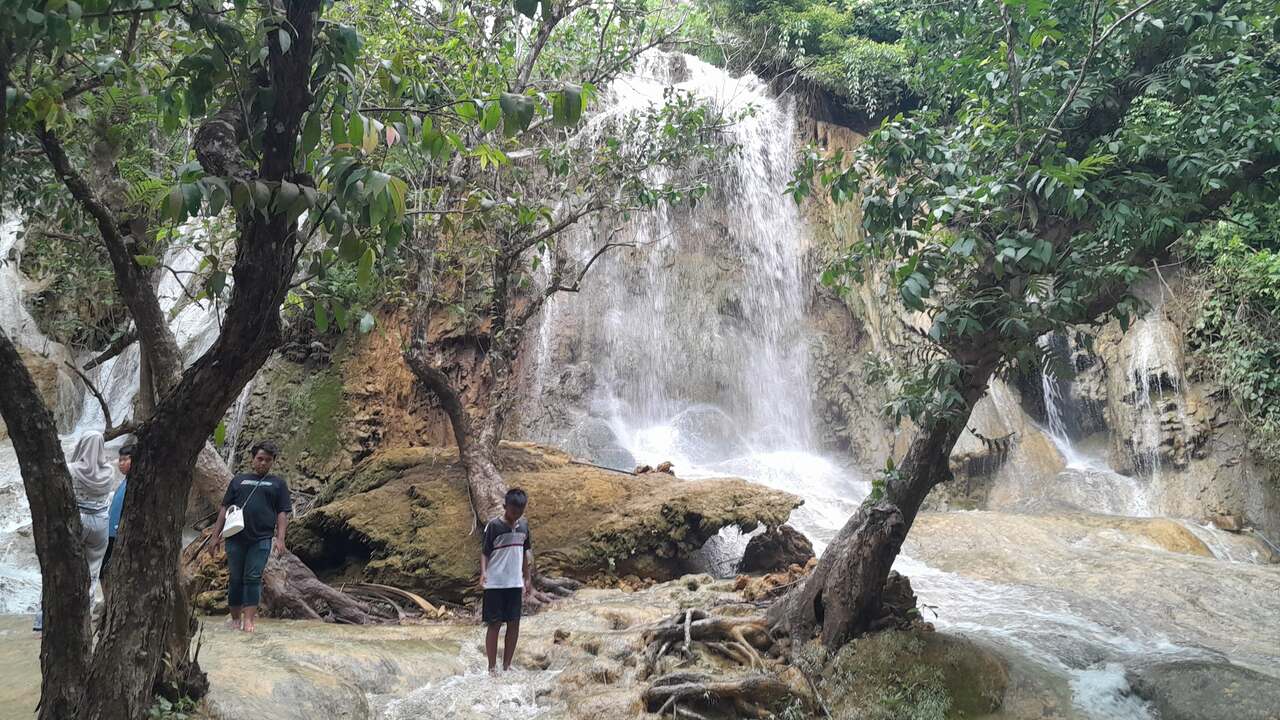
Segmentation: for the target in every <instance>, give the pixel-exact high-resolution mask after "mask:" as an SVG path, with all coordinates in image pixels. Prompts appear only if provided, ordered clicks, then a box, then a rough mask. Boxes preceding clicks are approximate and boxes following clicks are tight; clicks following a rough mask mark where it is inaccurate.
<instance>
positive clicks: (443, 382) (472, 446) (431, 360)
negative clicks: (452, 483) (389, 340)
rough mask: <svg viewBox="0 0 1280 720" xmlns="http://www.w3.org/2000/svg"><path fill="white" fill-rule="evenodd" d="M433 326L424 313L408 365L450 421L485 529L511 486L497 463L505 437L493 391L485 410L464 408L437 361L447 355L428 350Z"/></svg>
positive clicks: (407, 357)
mask: <svg viewBox="0 0 1280 720" xmlns="http://www.w3.org/2000/svg"><path fill="white" fill-rule="evenodd" d="M429 322H430V321H429V310H425V309H423V310H420V313H419V319H418V321H417V322H415V323H414V327H413V330H412V333H413V337H412V339H411V340H410V343H409V347H408V348H406V349H405V351H404V359H405V363H406V364H407V365H408V366H409V369H410V370H411V371H412V372H413V374H414V377H416V378H417V380H418V382H419V383H420V385H421V386H422V387H423V388H424V389H425V390H427V391H429V392H431V393H432V394H433V395H435V397H436V398H437V399H438V400H439V402H440V407H441V408H442V409H443V410H444V412H445V415H447V416H448V417H449V424H450V426H451V427H452V429H453V438H454V441H455V442H456V443H457V445H458V459H459V461H461V463H462V467H463V470H464V471H465V472H466V476H467V490H468V493H469V494H470V497H471V508H472V511H473V512H474V513H475V516H476V524H477V525H483V524H484V523H485V522H487V521H488V520H489V518H492V517H496V516H497V515H499V514H500V513H501V512H502V502H503V497H504V496H505V495H506V492H507V483H506V481H505V480H503V479H502V474H501V473H500V472H498V466H497V464H496V463H495V462H494V457H495V455H496V453H497V450H498V440H499V438H500V435H501V433H500V431H499V425H500V424H499V422H498V418H497V417H496V416H495V413H494V412H493V410H494V408H492V407H489V406H490V404H491V402H490V401H491V396H492V394H493V391H492V389H490V390H489V391H488V392H485V393H483V394H484V395H485V397H484V398H483V400H484V402H482V403H480V404H482V405H484V407H479V408H473V409H468V408H467V407H464V404H463V399H462V396H461V395H460V394H459V392H458V391H457V389H456V388H455V385H454V382H453V380H452V379H451V378H450V377H449V374H448V373H446V372H445V371H444V370H443V369H442V367H443V366H444V364H445V363H444V362H442V361H441V358H439V357H433V355H440V354H443V352H444V351H441V350H439V349H436V352H435V353H433V352H432V351H431V349H429V348H428V346H427V344H428V341H427V325H428V323H429ZM491 387H492V386H491Z"/></svg>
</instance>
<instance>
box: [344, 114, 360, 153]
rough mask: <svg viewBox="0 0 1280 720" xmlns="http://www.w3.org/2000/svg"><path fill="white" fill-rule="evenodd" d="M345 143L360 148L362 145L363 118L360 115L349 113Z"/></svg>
mask: <svg viewBox="0 0 1280 720" xmlns="http://www.w3.org/2000/svg"><path fill="white" fill-rule="evenodd" d="M347 142H348V143H350V144H352V145H355V146H356V147H360V146H361V145H363V144H364V117H363V116H362V115H360V113H354V112H353V113H351V117H350V118H348V119H347Z"/></svg>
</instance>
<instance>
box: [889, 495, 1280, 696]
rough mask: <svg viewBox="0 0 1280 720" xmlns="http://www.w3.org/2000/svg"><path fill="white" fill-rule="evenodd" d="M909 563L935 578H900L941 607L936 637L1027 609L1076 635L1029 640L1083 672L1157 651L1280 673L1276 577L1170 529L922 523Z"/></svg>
mask: <svg viewBox="0 0 1280 720" xmlns="http://www.w3.org/2000/svg"><path fill="white" fill-rule="evenodd" d="M1229 537H1232V538H1236V537H1237V536H1229ZM1240 539H1245V538H1240ZM904 553H905V554H906V555H907V556H908V557H909V558H911V559H912V560H913V561H917V562H923V563H926V564H927V565H928V567H929V568H931V569H932V570H933V574H932V575H930V574H928V573H925V572H924V571H923V569H920V568H916V567H913V566H912V565H911V564H910V563H907V564H905V566H904V567H902V568H901V569H903V571H904V572H906V573H907V574H909V575H911V576H912V585H913V587H914V588H915V590H916V592H917V593H918V594H919V595H920V598H921V601H922V602H923V603H925V604H929V605H936V606H937V609H936V612H937V613H938V620H937V624H938V627H939V628H940V629H944V630H945V629H946V628H947V622H948V621H949V620H955V619H957V618H963V617H966V615H965V613H983V612H985V613H1001V614H1008V615H1009V617H1010V618H1011V619H1010V620H1008V621H1007V622H1009V623H1015V622H1017V621H1015V620H1014V619H1012V618H1016V617H1019V615H1020V614H1021V613H1023V612H1024V611H1026V610H1031V611H1033V612H1032V613H1030V614H1029V617H1036V618H1039V620H1038V622H1045V621H1046V620H1053V621H1054V622H1062V623H1064V624H1065V625H1064V627H1065V628H1069V629H1070V630H1071V632H1072V635H1068V634H1065V633H1059V632H1057V631H1056V630H1055V629H1054V627H1053V626H1051V625H1046V626H1045V627H1044V628H1039V629H1035V630H1034V631H1030V630H1029V631H1030V632H1031V634H1030V636H1029V637H1030V638H1031V642H1032V643H1033V646H1034V647H1035V649H1036V652H1040V653H1046V654H1052V655H1056V656H1057V657H1059V658H1068V659H1070V662H1071V664H1072V665H1073V666H1075V667H1079V668H1085V667H1089V666H1091V665H1093V664H1096V663H1100V662H1108V661H1112V660H1117V661H1124V662H1132V661H1134V660H1135V659H1146V655H1149V654H1154V653H1174V654H1175V656H1177V655H1181V656H1183V657H1190V658H1195V657H1204V656H1205V655H1209V656H1216V657H1223V656H1225V657H1229V658H1230V659H1231V660H1232V661H1233V662H1235V663H1238V664H1240V665H1243V666H1246V667H1249V668H1252V669H1255V670H1258V671H1262V672H1268V669H1270V671H1274V668H1276V667H1280V625H1277V624H1276V623H1273V622H1264V621H1261V619H1263V618H1274V617H1280V572H1277V569H1276V567H1275V566H1274V565H1254V564H1246V563H1237V562H1225V561H1222V560H1218V559H1215V558H1213V557H1211V556H1210V555H1209V552H1208V548H1207V547H1206V546H1205V545H1204V543H1203V542H1202V541H1201V540H1199V539H1198V538H1197V536H1196V535H1195V533H1193V532H1191V531H1190V530H1189V529H1187V528H1186V527H1185V526H1183V525H1181V524H1179V523H1175V522H1173V521H1168V520H1159V519H1141V518H1119V517H1110V516H1095V515H1051V516H1029V515H1012V514H1005V513H994V512H964V513H922V514H921V515H920V516H919V517H917V519H916V522H915V526H914V528H913V530H912V532H911V535H910V536H909V537H908V538H907V542H906V545H905V546H904ZM939 570H940V571H944V572H946V573H954V574H955V576H954V577H951V576H948V577H939V576H938V575H937V573H936V571H939ZM961 581H963V582H961ZM928 617H929V619H930V620H933V619H934V618H933V615H932V614H930V615H928ZM1108 628H1111V629H1108ZM1117 634H1122V635H1123V642H1121V641H1120V640H1119V639H1117ZM1134 653H1136V654H1137V657H1134V656H1133V654H1134Z"/></svg>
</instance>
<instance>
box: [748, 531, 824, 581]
mask: <svg viewBox="0 0 1280 720" xmlns="http://www.w3.org/2000/svg"><path fill="white" fill-rule="evenodd" d="M812 557H813V543H811V542H809V538H807V537H805V536H804V535H803V534H801V533H800V531H798V530H796V529H795V528H793V527H791V526H790V525H782V526H780V527H777V528H773V529H770V530H766V531H764V532H762V533H760V534H759V535H756V536H755V537H753V538H751V540H750V541H749V542H748V543H747V549H746V552H744V553H743V554H742V562H740V563H738V572H740V573H771V572H781V571H783V570H786V569H787V568H789V567H791V566H792V565H799V566H801V567H804V565H805V564H806V563H808V562H809V559H810V558H812Z"/></svg>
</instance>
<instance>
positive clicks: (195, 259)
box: [0, 223, 221, 613]
mask: <svg viewBox="0 0 1280 720" xmlns="http://www.w3.org/2000/svg"><path fill="white" fill-rule="evenodd" d="M15 230H16V227H15V226H14V225H12V224H10V225H8V226H6V227H5V228H4V229H3V230H0V258H6V259H7V258H10V257H13V256H16V254H17V253H18V252H20V247H18V246H17V240H16V238H15V235H14V232H15ZM184 230H185V232H184V236H183V237H184V238H186V239H187V240H188V241H190V240H191V239H193V238H195V237H197V236H198V235H199V233H201V232H205V230H204V229H203V228H202V227H201V226H200V225H198V224H196V223H191V224H189V225H188V226H186V227H185V228H184ZM15 249H16V250H15ZM203 257H204V256H203V254H202V253H200V252H199V251H197V250H196V249H195V248H194V247H192V246H191V244H187V243H186V242H184V243H180V244H178V245H175V246H174V247H173V248H171V249H170V250H169V252H168V253H166V255H165V258H164V264H165V266H166V270H165V275H164V276H163V277H162V278H161V281H160V283H159V286H158V289H157V296H158V297H159V300H160V306H161V308H162V309H163V310H164V311H165V313H166V315H167V316H168V317H169V318H170V321H169V326H170V328H171V329H172V330H173V333H174V337H175V339H176V340H177V342H178V347H179V348H180V349H181V350H182V351H183V354H184V357H185V358H187V359H188V361H189V360H191V359H194V358H195V357H198V356H199V355H200V354H201V353H203V352H204V351H205V350H207V349H208V348H209V346H210V345H211V344H212V343H213V341H214V340H215V339H216V338H217V335H218V327H219V319H220V317H221V311H220V309H219V308H217V307H216V306H215V305H214V304H213V303H210V302H208V301H207V300H206V301H200V302H196V301H194V300H192V299H191V297H190V295H189V294H188V293H189V289H186V288H185V287H184V284H185V283H186V282H189V281H190V278H192V277H194V275H195V273H196V271H197V269H198V268H199V267H200V264H201V262H202V260H203ZM0 273H3V275H2V276H0V322H3V325H2V326H0V327H3V328H4V331H5V332H6V333H7V334H9V336H10V338H11V339H14V340H15V341H16V342H17V344H19V345H20V346H22V347H27V348H30V349H32V350H37V351H41V350H43V351H45V352H53V353H55V354H54V356H55V357H60V355H57V354H56V353H57V352H65V350H63V349H61V346H57V345H56V344H54V343H51V342H50V341H49V340H47V339H46V338H44V336H43V335H41V334H40V333H39V330H38V328H36V326H35V322H34V321H33V320H32V319H31V316H30V314H29V313H27V311H26V308H25V307H24V306H23V304H22V300H23V296H22V288H23V285H24V282H23V278H22V277H21V275H20V274H19V273H18V270H17V263H4V264H3V267H0ZM180 278H181V279H182V282H180V281H179V279H180ZM67 358H68V359H70V355H69V354H67ZM140 362H141V355H140V350H139V347H138V344H137V343H134V344H133V345H132V346H130V347H129V348H127V349H125V350H124V351H123V352H121V353H120V354H119V355H117V356H116V357H114V358H111V359H110V360H107V361H106V362H104V363H103V364H102V365H100V366H99V367H97V368H95V369H94V370H93V371H92V372H90V373H88V376H89V379H90V380H91V381H92V382H93V383H94V386H95V387H96V388H97V389H98V391H99V392H101V393H102V395H103V398H104V399H105V400H106V402H107V406H108V408H109V409H110V410H111V418H112V420H113V421H115V422H117V423H118V422H120V421H122V420H124V419H125V418H128V417H130V416H131V415H132V412H133V404H134V400H135V398H136V397H137V394H138V366H139V363H140ZM75 398H76V400H75V403H78V404H79V405H78V406H75V407H72V408H70V409H63V410H60V411H59V412H58V415H59V416H60V418H66V419H67V421H65V422H63V423H60V424H61V425H64V426H65V427H63V428H62V429H64V430H67V432H66V434H64V435H63V436H62V442H63V446H64V448H70V447H71V446H72V445H73V444H74V443H75V441H76V439H77V438H78V437H79V436H80V434H82V433H84V432H86V431H88V430H102V429H103V428H104V427H105V418H104V417H103V413H102V409H101V407H100V406H99V404H98V401H97V400H96V399H95V398H94V397H93V395H92V394H91V393H87V392H82V393H77V394H75ZM123 443H124V440H123V439H118V440H115V441H113V442H112V443H111V447H113V448H117V447H119V446H120V445H121V444H123ZM39 597H40V572H39V565H38V563H37V560H36V556H35V547H34V545H33V542H32V539H31V511H30V508H29V507H28V505H27V501H26V494H25V492H24V491H23V487H22V476H21V474H20V472H19V470H18V461H17V455H16V454H15V453H14V450H13V444H12V443H11V442H10V441H9V440H8V439H5V440H0V613H19V612H27V611H29V610H31V609H33V608H34V607H35V605H36V603H37V601H38V600H39Z"/></svg>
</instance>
